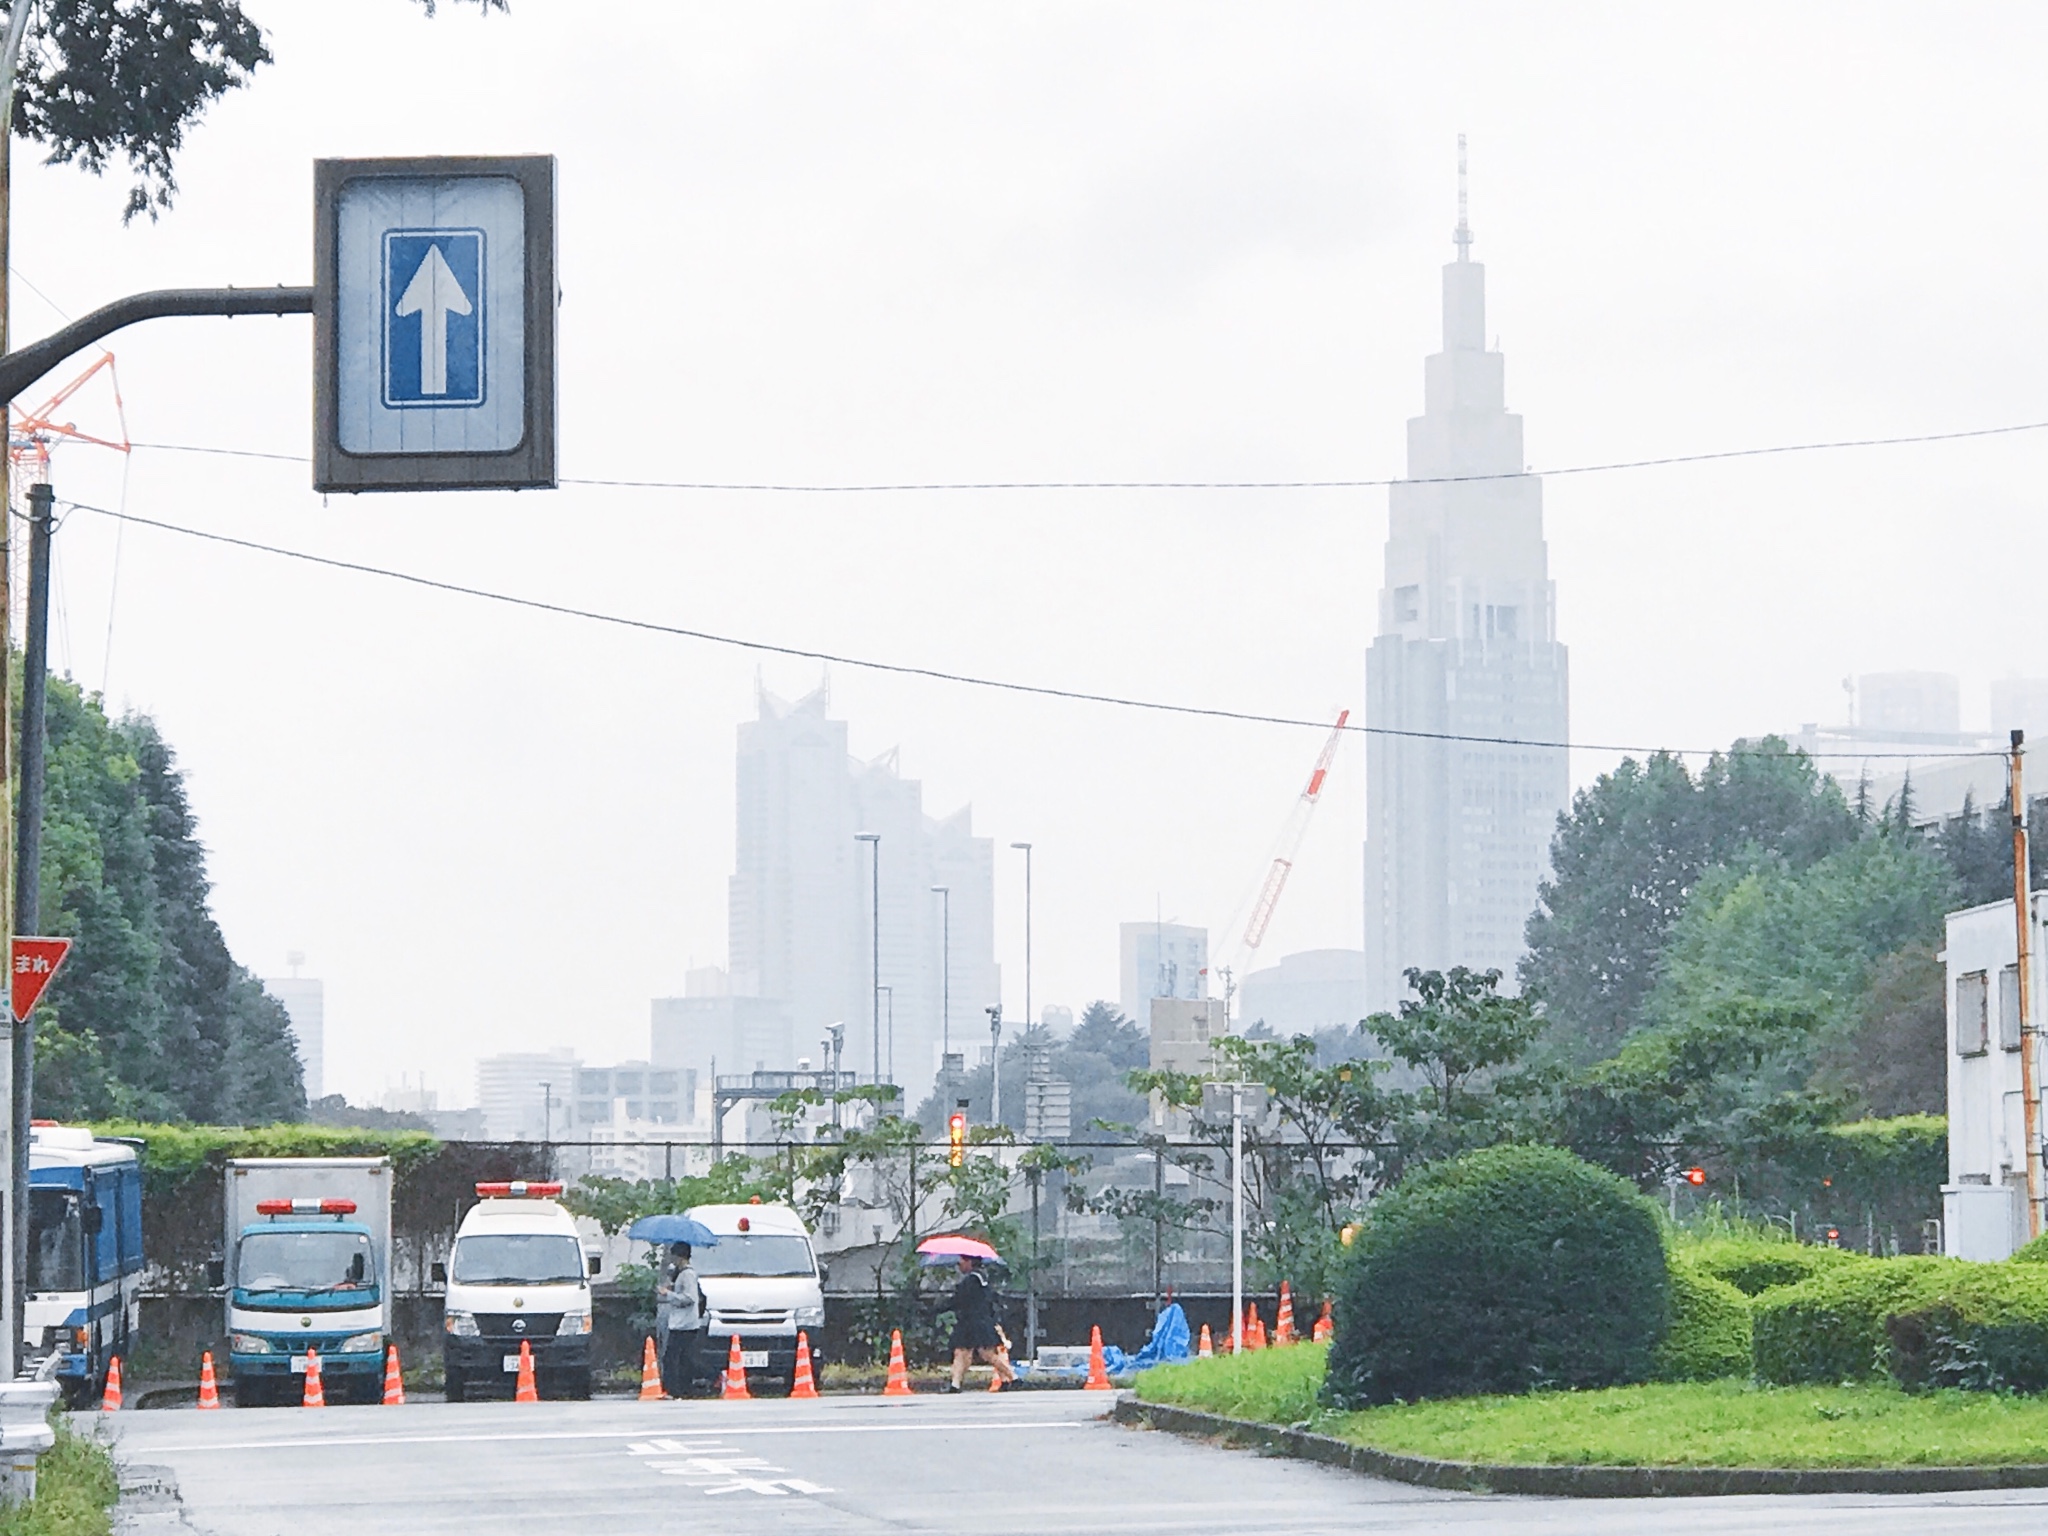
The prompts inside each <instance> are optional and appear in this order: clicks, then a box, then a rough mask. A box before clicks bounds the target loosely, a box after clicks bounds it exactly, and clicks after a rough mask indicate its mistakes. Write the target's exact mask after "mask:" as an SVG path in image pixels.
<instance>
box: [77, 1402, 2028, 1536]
mask: <svg viewBox="0 0 2048 1536" xmlns="http://www.w3.org/2000/svg"><path fill="white" fill-rule="evenodd" d="M1104 1406H1105V1405H1104V1399H1103V1397H1102V1396H1101V1395H1098V1394H1092V1393H1089V1394H1083V1393H1080V1392H1071V1393H1065V1392H1033V1393H1014V1394H1008V1395H1005V1396H1000V1397H990V1396H988V1395H987V1394H983V1393H969V1394H966V1395H963V1396H960V1397H916V1398H911V1399H909V1400H907V1401H906V1400H901V1399H894V1400H889V1399H882V1398H873V1397H866V1398H852V1397H842V1398H827V1399H825V1400H823V1401H820V1402H813V1403H791V1402H787V1401H770V1400H759V1401H754V1402H748V1403H722V1402H715V1401H710V1402H698V1401H691V1402H661V1403H645V1404H643V1403H638V1402H629V1401H612V1402H605V1401H599V1402H592V1403H541V1404H512V1403H470V1404H461V1405H444V1404H439V1403H421V1404H415V1405H411V1406H408V1407H404V1408H329V1409H326V1410H324V1411H320V1412H312V1411H308V1410H304V1409H291V1408H265V1409H249V1410H229V1411H225V1412H221V1413H208V1414H201V1413H192V1412H159V1413H127V1414H122V1415H119V1416H118V1417H116V1418H113V1419H110V1420H109V1421H107V1422H108V1423H109V1427H110V1429H111V1431H112V1434H113V1439H114V1448H115V1454H116V1456H117V1457H118V1458H119V1459H120V1461H121V1463H122V1465H123V1468H124V1475H125V1479H126V1480H127V1481H128V1482H130V1483H136V1484H142V1485H145V1486H146V1487H147V1486H153V1487H154V1488H155V1489H156V1490H157V1491H156V1492H155V1493H154V1494H151V1493H148V1492H144V1493H142V1494H141V1495H139V1496H136V1497H131V1498H130V1499H128V1500H124V1512H123V1516H122V1519H121V1521H120V1522H119V1523H118V1525H117V1529H119V1530H123V1531H126V1532H129V1533H132V1536H159V1533H163V1536H169V1533H173V1532H175V1533H180V1536H184V1533H199V1536H286V1533H291V1536H328V1533H334V1536H428V1533H435V1532H456V1531H460V1532H465V1533H473V1532H516V1533H518V1536H614V1533H616V1536H650V1533H665V1532H719V1533H732V1532H753V1531H760V1532H778V1533H779V1532H792V1533H796V1532H801V1533H806V1536H809V1533H818V1536H838V1533H861V1536H872V1533H878V1532H925V1531H930V1532H934V1533H937V1532H967V1533H971V1536H1012V1533H1014V1536H1090V1533H1094V1532H1105V1533H1107V1532H1120V1533H1122V1532H1143V1533H1150V1532H1158V1533H1168V1532H1171V1533H1176V1536H1206V1533H1212V1532H1213V1533H1216V1536H1226V1533H1230V1536H1236V1533H1246V1536H1252V1533H1264V1532H1273V1533H1280V1532H1286V1533H1301V1536H1318V1533H1324V1532H1330V1533H1336V1532H1344V1533H1347V1536H1349V1533H1356V1532H1362V1531H1370V1532H1382V1531H1383V1532H1392V1533H1402V1536H1406V1533H1416V1532H1436V1531H1444V1532H1494V1531H1498V1532H1503V1533H1505V1532H1514V1533H1516V1536H1551V1533H1556V1536H1567V1533H1569V1536H1581V1533H1586V1536H1608V1533H1613V1536H1621V1533H1624V1532H1626V1533H1631V1536H1633V1533H1637V1532H1666V1531H1669V1532H1685V1533H1689V1536H1690V1533H1702V1536H1719V1533H1736V1532H1742V1533H1772V1536H1775V1533H1777V1532H1779V1531H1782V1530H1785V1529H1787V1528H1789V1527H1792V1526H1794V1525H1795V1524H1796V1525H1797V1527H1798V1528H1799V1530H1800V1531H1801V1533H1802V1536H1832V1533H1837V1532H1839V1533H1842V1536H1849V1533H1854V1536H1888V1533H1892V1532H1902V1533H1903V1532H1913V1533H1916V1536H1919V1533H1929V1532H1946V1531H1959V1532H1960V1531H1967V1532H1969V1533H1970V1536H2004V1533H2007V1532H2013V1533H2017V1532H2021V1531H2025V1532H2027V1533H2028V1536H2038V1533H2039V1532H2040V1530H2041V1529H2042V1526H2043V1522H2044V1520H2048V1490H2042V1491H2038V1492H2019V1493H2009V1494H1957V1495H1927V1496H1917V1497H1910V1498H1893V1499H1883V1498H1867V1497H1850V1496H1844V1497H1802V1498H1778V1499H1754V1498H1742V1499H1668V1500H1666V1499H1660V1500H1641V1501H1633V1500H1590V1501H1574V1500H1563V1499H1516V1498H1483V1497H1475V1496H1472V1495H1468V1494H1446V1493H1433V1492H1429V1491H1426V1490H1423V1489H1417V1488H1411V1487H1408V1486H1406V1485H1404V1484H1398V1483H1383V1482H1377V1481H1374V1480H1372V1479H1370V1478H1363V1477H1358V1476H1355V1475H1353V1474H1350V1473H1344V1472H1338V1471H1334V1470H1331V1469H1328V1468H1323V1467H1317V1466H1312V1465H1308V1464H1304V1463H1300V1462H1293V1461H1284V1460H1277V1459H1267V1458H1264V1457H1261V1456H1257V1455H1254V1454H1252V1453H1249V1452H1245V1451H1235V1450H1220V1449H1216V1448H1213V1447H1210V1446H1205V1445H1199V1444H1193V1443H1190V1442H1188V1441H1185V1440H1181V1439H1179V1438H1177V1437H1175V1436H1171V1435H1167V1434H1163V1433H1154V1432H1148V1431H1142V1430H1133V1429H1124V1428H1121V1427H1119V1426H1116V1425H1113V1424H1109V1423H1106V1422H1103V1421H1101V1420H1100V1419H1099V1417H1098V1415H1099V1414H1100V1413H1101V1412H1102V1411H1103V1408H1104Z"/></svg>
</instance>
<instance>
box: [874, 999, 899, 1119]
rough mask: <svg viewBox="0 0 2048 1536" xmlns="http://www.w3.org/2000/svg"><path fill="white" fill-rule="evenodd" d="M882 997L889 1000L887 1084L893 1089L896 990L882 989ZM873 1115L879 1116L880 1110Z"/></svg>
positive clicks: (894, 1075)
mask: <svg viewBox="0 0 2048 1536" xmlns="http://www.w3.org/2000/svg"><path fill="white" fill-rule="evenodd" d="M882 995H883V996H884V997H886V998H888V999H889V1082H890V1085H891V1086H892V1087H893V1086H894V1085H895V1082H896V989H895V988H894V987H884V988H882ZM875 1113H877V1114H880V1113H881V1111H880V1109H877V1110H876V1111H875Z"/></svg>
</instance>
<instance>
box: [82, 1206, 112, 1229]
mask: <svg viewBox="0 0 2048 1536" xmlns="http://www.w3.org/2000/svg"><path fill="white" fill-rule="evenodd" d="M79 1220H80V1221H81V1222H83V1223H84V1226H85V1230H86V1231H87V1232H90V1233H94V1234H97V1233H98V1232H99V1231H100V1229H101V1228H103V1227H104V1226H106V1224H107V1213H106V1211H105V1210H104V1209H103V1208H102V1207H100V1206H97V1205H88V1206H87V1207H86V1208H85V1209H84V1210H82V1211H80V1212H79Z"/></svg>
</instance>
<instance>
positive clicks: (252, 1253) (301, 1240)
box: [235, 1232, 377, 1292]
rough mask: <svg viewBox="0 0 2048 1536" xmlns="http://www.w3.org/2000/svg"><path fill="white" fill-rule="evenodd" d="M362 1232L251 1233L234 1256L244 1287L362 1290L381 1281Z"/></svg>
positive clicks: (241, 1287)
mask: <svg viewBox="0 0 2048 1536" xmlns="http://www.w3.org/2000/svg"><path fill="white" fill-rule="evenodd" d="M376 1283H377V1282H376V1271H375V1269H374V1268H373V1266H372V1265H371V1263H370V1240H369V1238H368V1237H366V1236H364V1235H363V1234H362V1233H360V1232H251V1233H250V1234H249V1235H248V1236H247V1237H245V1238H243V1239H242V1251H241V1253H240V1255H239V1256H238V1257H237V1258H236V1260H235V1288H236V1289H237V1290H243V1291H306V1292H310V1291H362V1290H369V1289H371V1288H372V1287H374V1286H375V1284H376Z"/></svg>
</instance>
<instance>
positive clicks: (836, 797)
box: [655, 685, 1002, 1108]
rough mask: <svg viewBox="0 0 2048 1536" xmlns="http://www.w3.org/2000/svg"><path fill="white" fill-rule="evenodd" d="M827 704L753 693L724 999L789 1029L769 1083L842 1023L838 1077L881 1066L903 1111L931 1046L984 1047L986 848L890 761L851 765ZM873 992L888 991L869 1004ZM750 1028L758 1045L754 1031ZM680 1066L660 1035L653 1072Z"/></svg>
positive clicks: (996, 987)
mask: <svg viewBox="0 0 2048 1536" xmlns="http://www.w3.org/2000/svg"><path fill="white" fill-rule="evenodd" d="M829 703H830V699H829V695H828V692H827V690H826V688H825V687H824V686H822V685H821V686H820V687H819V688H818V689H817V690H816V691H815V692H813V693H811V694H810V695H809V696H807V697H806V698H803V699H800V700H797V701H796V702H794V703H786V702H784V701H783V700H780V699H778V698H776V697H775V696H774V695H772V694H770V693H769V692H768V691H767V690H766V689H765V688H764V689H761V690H760V692H759V714H758V718H757V719H755V720H751V721H748V722H747V723H745V724H743V725H742V726H741V727H740V740H739V758H738V775H737V789H738V854H737V860H736V865H737V867H736V868H735V870H734V873H733V876H732V881H731V885H730V907H729V922H730V927H731V934H730V943H731V968H730V991H731V993H732V994H733V995H734V997H736V998H740V997H744V998H753V999H760V1000H765V1001H768V1002H772V1003H774V1004H776V1005H778V1006H779V1009H780V1017H783V1018H786V1020H787V1030H788V1043H787V1047H786V1050H785V1055H784V1059H782V1060H777V1061H767V1062H766V1063H765V1065H766V1067H767V1069H768V1070H781V1071H786V1070H789V1069H790V1068H791V1067H793V1066H794V1065H795V1059H794V1058H795V1057H797V1056H813V1057H815V1056H817V1054H818V1052H819V1043H820V1042H821V1041H822V1040H823V1039H824V1038H825V1036H826V1034H827V1032H828V1030H829V1027H830V1026H831V1025H833V1024H835V1023H837V1024H842V1025H844V1027H845V1036H844V1039H845V1044H844V1053H843V1055H842V1057H841V1065H842V1069H843V1070H845V1071H848V1072H855V1073H858V1074H859V1076H860V1077H861V1078H862V1079H863V1080H866V1079H868V1078H870V1077H872V1076H873V1075H874V1074H875V1073H876V1071H877V1070H878V1069H879V1071H880V1073H881V1076H882V1077H883V1078H884V1079H885V1080H888V1079H891V1078H893V1080H894V1081H895V1082H896V1083H898V1084H899V1085H901V1086H902V1087H903V1088H904V1090H905V1093H906V1095H907V1098H908V1101H909V1104H910V1106H911V1107H912V1108H915V1106H916V1105H917V1104H918V1103H919V1102H920V1101H921V1100H922V1099H923V1097H924V1096H925V1094H926V1093H928V1092H929V1091H930V1088H931V1085H932V1083H933V1081H934V1079H935V1077H936V1075H937V1070H938V1066H939V1053H940V1049H941V1043H942V1041H945V1040H947V1039H950V1041H951V1047H952V1049H953V1050H954V1051H956V1052H960V1051H971V1050H972V1049H973V1048H974V1047H975V1046H977V1045H978V1044H980V1043H981V1042H983V1041H986V1040H987V1038H988V1024H989V1021H988V1016H987V1014H986V1012H985V1011H984V1010H985V1009H987V1008H989V1007H991V1006H993V1005H994V1004H995V1003H997V1002H998V1001H999V1000H1000V998H1001V995H1002V994H1001V978H1000V975H999V973H998V971H997V967H996V962H995V845H994V842H993V840H991V839H989V838H985V837H977V836H975V835H974V829H973V818H972V813H971V811H970V810H969V809H967V808H964V807H963V808H962V809H960V810H958V811H956V812H954V813H953V814H951V815H950V816H946V817H944V818H935V817H932V816H929V815H927V814H926V813H925V810H924V793H923V786H922V785H921V784H920V783H919V782H918V781H916V780H914V779H906V778H904V777H902V775H901V774H900V773H899V772H898V765H897V760H896V754H895V753H894V752H890V753H886V754H884V755H883V756H881V757H879V758H876V759H874V760H872V761H860V760H857V759H855V758H853V757H852V756H851V755H850V754H849V752H848V750H847V727H846V722H844V721H842V720H833V719H831V718H829V716H828V715H827V709H828V707H829ZM863 833H867V834H872V835H874V836H875V837H877V838H878V839H879V841H877V842H873V843H870V842H863V841H860V840H859V839H860V835H861V834H863ZM934 887H943V888H944V894H940V893H939V892H938V891H935V890H934V889H933V888H934ZM877 913H878V914H879V924H877V921H876V917H877ZM878 927H879V936H878ZM877 983H879V985H880V986H881V987H884V988H887V989H888V991H887V992H886V994H883V995H882V996H881V997H880V998H879V999H878V998H877V993H876V986H877ZM878 1003H879V1006H878ZM728 1011H729V1012H731V1013H733V1014H734V1015H735V1018H736V1017H737V1015H738V1014H739V1013H741V1012H745V1011H746V1010H741V1009H737V1008H734V1009H730V1010H728ZM892 1011H893V1016H894V1025H893V1029H892V1028H891V1026H890V1023H889V1020H890V1017H891V1014H892ZM673 1012H674V1014H675V1015H676V1016H678V1017H680V1016H682V1015H683V1014H685V1013H686V1012H687V1010H683V1009H677V1010H674V1011H673ZM706 1012H707V1016H708V1013H709V1010H706ZM878 1015H879V1027H878V1018H877V1016H878ZM756 1024H757V1027H759V1028H760V1030H761V1032H762V1033H763V1034H765V1033H766V1024H767V1021H766V1019H765V1018H763V1019H759V1020H757V1021H756ZM877 1035H879V1036H880V1037H881V1038H880V1039H879V1041H878V1040H877V1038H876V1037H877ZM892 1036H893V1039H892ZM691 1055H692V1048H691V1047H690V1046H689V1044H688V1042H687V1041H686V1040H683V1039H680V1038H676V1037H673V1036H671V1038H669V1039H667V1040H664V1039H662V1038H661V1035H660V1031H659V1029H658V1030H657V1041H656V1046H655V1060H656V1061H658V1062H664V1063H669V1062H672V1063H675V1064H677V1065H683V1064H686V1063H687V1062H688V1060H689V1058H690V1057H691ZM878 1056H879V1060H878V1059H877V1058H878ZM756 1065H757V1063H755V1062H754V1061H751V1060H750V1061H747V1062H746V1063H745V1064H744V1065H743V1066H742V1065H737V1064H736V1066H735V1068H733V1069H728V1068H727V1066H726V1064H725V1061H724V1058H723V1057H721V1058H720V1061H719V1072H720V1074H721V1075H728V1074H729V1072H730V1071H731V1070H739V1071H751V1070H753V1069H754V1067H755V1066H756ZM892 1065H893V1072H892V1070H891V1068H892Z"/></svg>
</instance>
